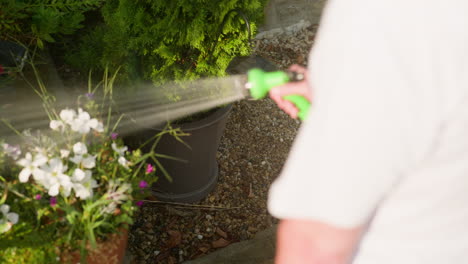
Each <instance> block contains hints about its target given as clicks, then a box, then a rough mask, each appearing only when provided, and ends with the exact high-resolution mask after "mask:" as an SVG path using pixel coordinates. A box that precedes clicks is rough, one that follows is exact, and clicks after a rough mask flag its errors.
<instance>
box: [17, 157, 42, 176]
mask: <svg viewBox="0 0 468 264" xmlns="http://www.w3.org/2000/svg"><path fill="white" fill-rule="evenodd" d="M17 163H18V165H20V166H23V167H24V168H23V169H22V170H21V172H20V174H19V180H20V182H27V181H28V180H29V176H31V174H32V175H33V177H34V179H35V180H37V181H40V180H42V178H43V177H44V171H42V170H41V169H40V168H39V166H42V165H44V164H46V163H47V157H46V156H44V155H42V154H37V155H36V156H35V157H34V159H33V157H32V155H31V153H30V152H28V153H26V156H25V157H24V158H22V159H20V160H19V161H18V162H17Z"/></svg>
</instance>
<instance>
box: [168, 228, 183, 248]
mask: <svg viewBox="0 0 468 264" xmlns="http://www.w3.org/2000/svg"><path fill="white" fill-rule="evenodd" d="M167 233H168V234H169V236H170V237H169V241H167V243H166V247H167V248H174V247H176V246H178V245H180V243H181V242H182V234H181V233H180V232H179V231H176V230H169V231H167Z"/></svg>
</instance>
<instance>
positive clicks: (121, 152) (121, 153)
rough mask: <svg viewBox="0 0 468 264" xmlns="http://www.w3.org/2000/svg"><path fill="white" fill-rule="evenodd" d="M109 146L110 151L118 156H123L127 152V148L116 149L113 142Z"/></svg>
mask: <svg viewBox="0 0 468 264" xmlns="http://www.w3.org/2000/svg"><path fill="white" fill-rule="evenodd" d="M111 146H112V149H113V150H114V151H115V152H117V153H118V154H119V156H123V155H125V151H127V150H128V147H127V146H123V147H121V148H119V147H117V144H115V142H113V143H112V144H111Z"/></svg>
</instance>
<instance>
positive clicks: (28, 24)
mask: <svg viewBox="0 0 468 264" xmlns="http://www.w3.org/2000/svg"><path fill="white" fill-rule="evenodd" d="M103 1H104V0H61V1H57V0H0V6H1V9H0V39H9V40H15V41H20V42H23V43H26V44H28V45H29V44H31V45H37V46H39V47H41V48H42V47H43V45H44V42H54V41H55V38H54V36H55V35H59V34H71V33H73V32H75V31H76V30H77V29H78V28H80V27H81V26H82V25H81V23H82V21H83V20H84V15H83V13H84V12H86V11H89V10H91V9H94V8H97V7H99V6H100V5H101V4H102V2H103Z"/></svg>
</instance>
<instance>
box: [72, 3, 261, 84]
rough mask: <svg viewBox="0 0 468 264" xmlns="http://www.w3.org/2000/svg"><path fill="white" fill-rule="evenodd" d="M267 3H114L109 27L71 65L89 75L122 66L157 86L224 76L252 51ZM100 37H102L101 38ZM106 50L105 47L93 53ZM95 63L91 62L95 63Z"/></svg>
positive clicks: (84, 44)
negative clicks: (94, 70) (252, 36)
mask: <svg viewBox="0 0 468 264" xmlns="http://www.w3.org/2000/svg"><path fill="white" fill-rule="evenodd" d="M265 1H266V0H248V1H247V0H178V1H166V0H139V1H135V0H108V1H106V3H105V5H104V7H103V8H102V10H101V12H102V16H103V20H104V25H102V26H99V27H97V28H95V29H94V30H93V31H91V32H88V33H87V35H86V36H84V37H83V38H82V39H81V41H80V49H79V51H77V52H75V53H74V54H70V56H68V61H69V62H71V63H72V64H74V65H76V66H81V67H82V68H83V70H88V69H89V67H92V66H93V65H91V64H94V63H96V61H97V60H98V62H97V63H96V64H94V68H96V67H98V68H101V69H102V68H104V67H105V66H107V65H108V66H110V67H111V68H116V67H118V66H122V72H123V73H125V74H126V77H127V78H130V79H133V78H134V77H135V76H140V77H142V78H144V79H147V80H153V81H154V82H155V83H163V82H165V81H167V80H188V79H196V78H198V77H203V76H222V75H224V74H225V69H226V67H227V66H228V64H229V63H230V61H231V60H232V59H233V58H234V57H236V56H245V55H248V54H249V52H250V46H249V41H248V40H249V34H248V31H247V25H246V21H245V20H244V19H242V16H241V15H240V14H245V15H246V16H247V17H248V21H249V22H250V28H251V30H252V32H255V29H256V24H257V23H258V22H259V20H260V19H262V16H263V5H264V2H265ZM97 32H99V34H97ZM96 46H102V48H96V49H95V48H90V47H96ZM90 62H91V63H90Z"/></svg>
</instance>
